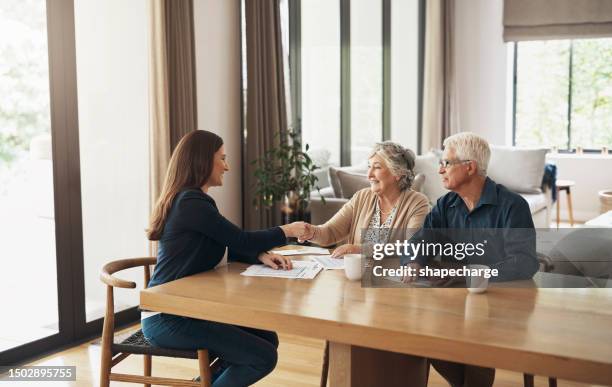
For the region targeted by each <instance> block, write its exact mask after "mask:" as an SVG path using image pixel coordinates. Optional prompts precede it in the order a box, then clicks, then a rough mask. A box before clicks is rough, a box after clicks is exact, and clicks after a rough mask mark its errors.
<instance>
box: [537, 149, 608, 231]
mask: <svg viewBox="0 0 612 387" xmlns="http://www.w3.org/2000/svg"><path fill="white" fill-rule="evenodd" d="M546 161H547V162H552V163H554V164H556V165H557V178H558V179H566V180H573V181H575V182H576V185H574V186H573V187H571V192H572V204H573V206H572V207H573V214H574V219H575V220H578V221H587V220H589V219H592V218H594V217H596V216H597V215H599V196H598V194H597V193H598V192H599V191H602V190H610V189H612V173H609V171H611V170H612V156H609V155H608V156H603V155H599V154H585V155H574V154H548V155H547V157H546ZM559 196H560V199H561V219H562V220H569V216H568V211H567V199H566V197H565V192H561V194H560V195H559ZM556 216H557V213H556V209H555V210H554V211H553V212H552V218H553V220H554V219H556Z"/></svg>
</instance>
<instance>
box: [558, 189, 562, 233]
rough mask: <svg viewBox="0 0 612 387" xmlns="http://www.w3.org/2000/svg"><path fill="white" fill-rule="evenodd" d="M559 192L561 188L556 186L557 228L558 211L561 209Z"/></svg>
mask: <svg viewBox="0 0 612 387" xmlns="http://www.w3.org/2000/svg"><path fill="white" fill-rule="evenodd" d="M560 194H561V190H560V189H559V188H557V228H559V217H560V213H559V211H560V210H561V204H560V202H561V198H560V197H559V196H560Z"/></svg>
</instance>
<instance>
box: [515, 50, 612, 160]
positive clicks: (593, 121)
mask: <svg viewBox="0 0 612 387" xmlns="http://www.w3.org/2000/svg"><path fill="white" fill-rule="evenodd" d="M514 54H515V60H514V63H515V66H514V71H515V82H514V102H515V109H514V123H513V125H514V143H515V144H516V145H519V146H545V147H557V148H558V149H562V150H563V149H565V150H573V149H576V148H577V147H581V148H583V149H601V148H602V147H604V146H605V147H610V146H611V145H612V39H582V40H551V41H535V42H520V43H515V46H514Z"/></svg>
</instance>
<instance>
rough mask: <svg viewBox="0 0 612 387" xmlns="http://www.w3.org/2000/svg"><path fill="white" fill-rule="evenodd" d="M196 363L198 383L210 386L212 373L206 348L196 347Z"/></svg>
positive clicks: (203, 386) (204, 386)
mask: <svg viewBox="0 0 612 387" xmlns="http://www.w3.org/2000/svg"><path fill="white" fill-rule="evenodd" d="M198 365H199V366H200V385H201V386H202V387H210V384H211V378H212V375H211V373H210V360H209V358H208V350H206V349H198Z"/></svg>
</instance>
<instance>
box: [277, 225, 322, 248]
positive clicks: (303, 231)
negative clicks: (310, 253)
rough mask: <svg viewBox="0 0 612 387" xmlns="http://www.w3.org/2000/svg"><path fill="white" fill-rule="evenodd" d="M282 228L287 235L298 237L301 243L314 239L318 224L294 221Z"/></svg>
mask: <svg viewBox="0 0 612 387" xmlns="http://www.w3.org/2000/svg"><path fill="white" fill-rule="evenodd" d="M281 228H282V229H283V231H284V232H285V235H286V236H287V237H293V238H297V239H298V242H300V243H303V242H305V241H309V240H311V239H313V238H314V237H315V233H316V229H317V227H316V226H313V225H312V224H310V223H306V222H293V223H290V224H286V225H283V226H281Z"/></svg>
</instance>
